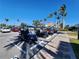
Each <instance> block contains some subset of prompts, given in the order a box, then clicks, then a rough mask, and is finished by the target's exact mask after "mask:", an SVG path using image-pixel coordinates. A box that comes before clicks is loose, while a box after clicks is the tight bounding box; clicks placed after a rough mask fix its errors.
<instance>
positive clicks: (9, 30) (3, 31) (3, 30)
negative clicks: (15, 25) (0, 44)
mask: <svg viewBox="0 0 79 59" xmlns="http://www.w3.org/2000/svg"><path fill="white" fill-rule="evenodd" d="M1 32H2V33H8V32H11V29H10V28H2V29H1Z"/></svg>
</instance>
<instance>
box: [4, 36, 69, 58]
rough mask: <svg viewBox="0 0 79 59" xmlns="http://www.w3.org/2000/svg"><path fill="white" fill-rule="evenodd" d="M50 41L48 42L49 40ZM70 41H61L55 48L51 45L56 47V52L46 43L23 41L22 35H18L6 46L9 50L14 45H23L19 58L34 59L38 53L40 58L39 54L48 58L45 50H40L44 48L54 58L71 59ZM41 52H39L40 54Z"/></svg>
mask: <svg viewBox="0 0 79 59" xmlns="http://www.w3.org/2000/svg"><path fill="white" fill-rule="evenodd" d="M47 43H48V42H47ZM69 44H70V43H67V42H63V41H61V42H60V44H59V46H58V48H55V47H53V46H50V45H49V46H50V47H52V48H55V49H56V50H57V52H56V53H54V52H53V51H52V50H51V49H48V48H46V47H44V46H45V45H46V44H45V45H43V46H42V45H39V44H38V45H37V44H27V43H26V42H25V41H23V40H22V39H21V38H20V36H18V37H17V39H14V40H13V42H11V43H10V44H8V45H6V46H4V48H6V49H7V50H9V49H11V48H12V47H14V46H15V45H17V46H20V45H21V47H20V48H21V49H22V50H21V51H20V52H21V53H20V56H19V59H34V58H33V57H34V56H35V55H37V57H38V58H39V59H40V57H39V56H38V55H40V56H41V57H42V59H46V57H45V56H44V54H43V53H44V52H42V53H41V52H40V50H44V51H45V52H47V53H48V54H49V55H50V56H52V57H54V59H70V55H69V47H68V45H69ZM34 45H37V46H36V48H33V49H30V48H31V47H32V46H34ZM38 52H39V54H38Z"/></svg>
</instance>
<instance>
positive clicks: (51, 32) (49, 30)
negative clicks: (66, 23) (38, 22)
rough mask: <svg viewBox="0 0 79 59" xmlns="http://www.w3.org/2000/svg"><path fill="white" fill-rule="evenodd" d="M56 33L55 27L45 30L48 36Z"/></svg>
mask: <svg viewBox="0 0 79 59" xmlns="http://www.w3.org/2000/svg"><path fill="white" fill-rule="evenodd" d="M57 31H58V30H57V29H56V28H55V27H50V28H47V32H48V34H53V33H56V32H57Z"/></svg>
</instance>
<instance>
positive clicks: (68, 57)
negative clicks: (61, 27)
mask: <svg viewBox="0 0 79 59" xmlns="http://www.w3.org/2000/svg"><path fill="white" fill-rule="evenodd" d="M33 59H76V58H75V55H74V53H73V50H72V47H71V45H70V43H69V37H68V35H67V34H66V33H65V34H58V36H56V37H55V38H54V39H53V40H52V41H51V42H49V43H48V44H47V45H46V46H45V47H44V48H43V49H42V50H40V51H39V52H38V53H37V54H36V55H35V56H34V58H33Z"/></svg>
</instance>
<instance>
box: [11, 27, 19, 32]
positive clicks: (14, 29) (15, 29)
mask: <svg viewBox="0 0 79 59" xmlns="http://www.w3.org/2000/svg"><path fill="white" fill-rule="evenodd" d="M11 30H12V31H13V32H19V31H20V29H19V28H18V27H13V28H12V29H11Z"/></svg>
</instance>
